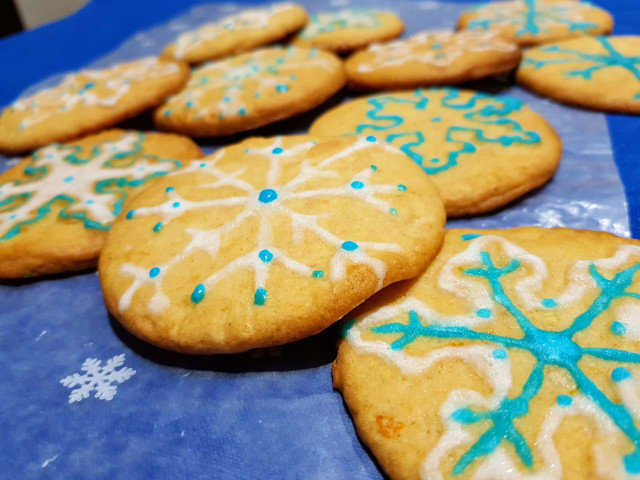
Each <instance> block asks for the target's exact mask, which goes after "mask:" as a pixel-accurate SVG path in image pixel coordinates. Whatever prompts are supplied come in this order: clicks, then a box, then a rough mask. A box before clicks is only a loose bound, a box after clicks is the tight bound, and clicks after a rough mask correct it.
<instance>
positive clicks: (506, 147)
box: [0, 0, 640, 480]
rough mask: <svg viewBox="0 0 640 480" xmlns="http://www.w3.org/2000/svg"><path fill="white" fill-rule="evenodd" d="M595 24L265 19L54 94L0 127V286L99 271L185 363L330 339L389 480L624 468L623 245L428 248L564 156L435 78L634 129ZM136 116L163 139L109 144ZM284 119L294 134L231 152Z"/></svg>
mask: <svg viewBox="0 0 640 480" xmlns="http://www.w3.org/2000/svg"><path fill="white" fill-rule="evenodd" d="M612 29H613V20H612V19H611V17H610V15H609V14H608V13H607V12H605V11H604V10H602V9H599V8H597V7H594V6H591V5H589V4H586V3H582V2H579V1H577V0H507V1H499V2H494V3H489V4H486V5H483V6H479V7H477V8H475V9H473V10H470V11H468V12H466V13H464V14H463V15H462V16H461V17H460V18H459V20H458V31H424V32H420V33H417V34H414V35H412V36H411V37H409V38H406V39H398V37H399V36H400V35H402V34H403V32H404V23H403V22H402V20H401V19H400V18H399V17H398V16H397V15H395V14H394V13H392V12H388V11H377V10H370V9H353V10H343V11H339V12H324V13H319V14H317V15H312V16H308V14H307V12H306V11H305V10H304V9H303V8H302V7H301V6H299V5H295V4H292V3H281V4H275V5H271V6H268V7H264V8H256V9H250V10H246V11H244V12H242V13H240V14H236V15H232V16H229V17H225V18H218V19H211V22H210V23H206V24H204V25H202V26H201V27H200V28H198V29H197V30H193V31H188V32H185V33H183V34H181V35H180V36H179V37H177V38H176V39H175V41H174V42H172V43H171V44H170V45H167V46H166V48H165V49H164V50H163V51H162V52H158V53H159V54H160V56H159V57H157V58H156V57H149V58H143V59H139V60H136V61H133V62H129V63H121V64H118V65H113V66H111V67H109V68H105V69H102V70H83V71H80V72H77V73H74V74H70V75H68V76H66V77H65V78H64V79H63V80H62V81H61V82H60V83H59V84H58V85H57V86H55V87H52V88H49V89H46V90H42V91H39V92H37V93H36V94H34V95H32V96H29V97H25V98H21V99H19V100H17V101H16V102H15V103H14V104H12V105H11V106H9V107H7V108H6V109H5V110H4V112H3V113H2V116H1V117H0V151H1V152H3V153H7V154H22V153H30V156H28V157H27V158H25V159H24V160H22V161H20V162H19V163H18V164H17V165H16V166H14V167H12V168H10V169H8V170H7V171H6V172H5V173H3V174H1V175H0V278H4V279H10V278H12V279H19V278H25V277H37V276H43V275H49V274H60V273H65V272H74V271H80V270H84V269H87V268H94V267H96V266H97V267H98V272H99V277H100V282H101V285H102V290H103V293H104V299H105V302H106V305H107V307H108V310H109V311H110V312H111V314H112V315H113V316H114V317H115V318H116V319H117V320H118V321H119V322H120V323H121V324H122V325H123V326H124V327H125V328H126V329H127V330H128V331H129V332H131V333H132V334H134V335H136V336H137V337H139V338H141V339H143V340H145V341H147V342H149V343H152V344H154V345H157V346H159V347H162V348H165V349H169V350H174V351H178V352H182V353H186V354H230V353H237V352H245V351H248V350H251V349H256V348H264V347H271V346H275V345H282V344H285V343H288V342H293V341H297V340H300V339H303V338H307V337H309V336H311V335H314V334H316V333H318V332H320V331H323V330H325V329H326V328H327V327H329V326H330V325H333V324H335V323H337V322H339V321H343V328H342V335H341V338H340V340H339V349H338V357H337V359H336V361H335V363H334V365H333V378H334V386H335V388H336V389H338V390H340V392H341V393H342V394H343V397H344V400H345V402H346V405H347V406H348V408H349V410H350V412H351V414H352V417H353V421H354V423H355V426H356V429H357V431H358V433H359V435H360V436H361V438H362V440H363V441H364V442H365V444H366V445H367V446H368V447H369V448H370V449H371V452H372V453H373V455H374V456H375V457H376V458H377V460H378V462H379V464H380V465H381V466H382V468H383V469H384V471H385V472H386V473H387V474H388V475H389V476H390V477H392V478H419V477H421V478H423V479H429V480H430V479H444V478H474V479H491V480H497V479H507V478H509V479H510V478H521V479H525V478H527V479H530V478H540V479H547V478H548V479H561V478H563V479H574V478H627V477H629V476H631V475H635V474H640V420H639V418H638V415H639V414H640V413H639V412H640V403H639V402H640V397H639V396H638V395H639V391H640V390H639V388H640V384H638V382H637V381H636V380H635V379H637V378H640V326H639V324H638V321H639V320H640V317H639V315H640V273H638V272H639V271H640V242H638V241H635V240H629V239H623V238H619V237H616V236H613V235H611V234H607V233H602V232H594V231H578V230H571V229H544V228H538V227H521V228H515V229H504V230H459V229H450V230H445V224H446V219H447V218H455V217H471V216H477V215H481V214H485V213H487V212H492V211H495V210H496V209H499V208H508V206H509V204H511V203H512V202H516V201H518V199H520V198H521V197H523V196H524V195H526V194H529V195H535V190H536V189H538V188H541V187H543V186H544V185H545V184H546V183H547V182H548V181H549V180H550V179H551V178H552V177H553V175H554V173H555V172H556V169H557V168H558V165H559V162H560V160H561V157H562V143H561V139H560V138H559V136H558V134H557V133H556V132H555V130H554V129H553V128H552V127H551V126H550V125H549V123H548V122H547V121H546V120H545V119H544V118H543V117H542V116H540V115H539V114H538V113H536V112H534V111H533V110H532V109H530V108H529V107H528V106H527V105H525V104H524V103H523V102H522V101H521V100H519V99H516V98H513V97H509V96H504V95H493V94H489V93H485V92H480V91H474V90H471V89H468V88H467V89H460V88H456V87H454V85H458V84H461V83H465V82H470V81H474V80H478V79H489V80H488V82H494V83H495V82H502V83H505V82H510V81H512V80H513V79H514V78H515V81H517V82H518V83H519V84H521V85H523V86H525V87H527V88H530V89H531V90H533V91H535V92H537V93H539V94H541V95H545V96H548V97H550V98H552V99H555V100H558V101H560V102H565V103H570V104H573V105H579V106H583V107H586V108H592V109H597V110H606V111H617V112H627V113H640V37H633V36H628V37H611V36H595V35H608V34H610V33H611V31H612ZM276 42H280V44H278V45H274V43H276ZM523 49H525V50H523ZM514 72H516V73H515V77H514V75H513V73H514ZM611 85H615V86H616V88H615V89H613V88H609V86H611ZM345 86H347V88H349V89H351V90H352V91H353V92H358V96H357V97H356V98H352V99H349V100H347V101H343V102H341V103H339V104H337V105H336V106H334V107H332V108H328V109H327V108H325V110H324V112H323V113H322V114H320V115H316V114H314V113H313V112H314V109H315V108H316V107H319V106H320V105H322V104H324V103H325V102H327V101H328V100H329V99H331V98H335V96H336V94H338V93H339V92H340V91H341V90H342V89H343V88H344V87H345ZM362 92H367V93H366V94H362ZM373 92H377V93H373ZM142 112H150V113H151V115H150V118H152V119H153V123H154V125H155V126H156V127H157V129H158V130H160V131H162V132H163V133H160V132H140V131H136V130H125V129H119V128H115V127H117V126H118V124H120V123H122V122H123V121H124V120H126V119H129V118H132V117H135V116H137V115H139V114H141V113H142ZM305 112H311V113H307V115H311V116H313V117H314V118H313V121H312V123H311V125H310V127H309V129H308V134H306V135H299V136H292V135H275V136H273V135H272V136H269V137H256V136H252V134H251V131H252V130H254V129H256V128H258V127H264V126H266V125H271V127H270V128H271V129H272V130H275V131H276V133H277V130H278V125H281V124H278V123H277V122H279V121H281V120H284V119H292V118H293V119H294V120H292V121H297V120H295V119H300V118H301V117H299V115H300V114H302V113H305ZM300 121H302V120H300ZM254 133H255V132H254ZM230 135H233V137H230ZM212 137H217V140H216V142H217V143H218V144H220V143H222V144H223V146H222V147H221V148H219V149H218V150H217V151H216V152H215V153H213V154H212V155H210V156H205V155H204V153H203V152H202V151H201V149H200V146H202V145H207V143H208V139H211V138H212ZM240 137H241V138H240ZM194 138H197V139H199V140H198V143H196V142H195V141H194V140H193V139H194ZM59 142H63V143H59ZM532 192H533V193H532ZM603 345H604V346H603ZM576 438H578V439H580V440H581V442H576V441H575V440H574V439H576Z"/></svg>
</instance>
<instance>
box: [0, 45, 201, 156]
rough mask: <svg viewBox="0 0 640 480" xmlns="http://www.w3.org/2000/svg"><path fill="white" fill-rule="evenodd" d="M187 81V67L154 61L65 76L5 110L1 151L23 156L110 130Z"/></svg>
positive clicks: (1, 119) (0, 123)
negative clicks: (40, 148) (53, 85)
mask: <svg viewBox="0 0 640 480" xmlns="http://www.w3.org/2000/svg"><path fill="white" fill-rule="evenodd" d="M188 78H189V69H188V68H187V67H186V65H183V64H181V63H176V62H173V61H170V60H161V59H157V58H153V57H148V58H144V59H141V60H136V61H134V62H128V63H120V64H117V65H114V66H113V67H110V68H105V69H103V70H81V71H80V72H77V73H73V74H69V75H67V76H66V77H65V78H64V80H63V81H62V82H61V83H60V84H58V85H57V86H55V87H52V88H47V89H44V90H40V91H39V92H37V93H36V94H34V95H30V96H28V97H24V98H20V99H18V100H17V101H15V102H14V103H13V104H12V105H11V106H9V107H7V108H5V109H4V111H3V112H2V116H0V151H1V152H4V153H9V154H16V153H22V152H26V151H30V150H33V149H35V148H39V147H42V146H45V145H48V144H50V143H53V142H64V141H67V140H72V139H74V138H77V137H79V136H81V135H84V134H86V133H91V132H95V131H97V130H101V129H103V128H107V127H111V126H113V125H116V124H117V123H119V122H121V121H123V120H126V119H127V118H130V117H134V116H136V115H137V114H139V113H141V112H143V111H145V110H147V109H149V108H151V107H155V106H156V105H158V104H160V103H161V102H162V101H163V100H164V99H165V98H166V97H167V96H168V95H170V94H172V93H175V92H176V91H178V90H180V88H181V87H182V86H183V85H184V84H185V83H186V82H187V79H188Z"/></svg>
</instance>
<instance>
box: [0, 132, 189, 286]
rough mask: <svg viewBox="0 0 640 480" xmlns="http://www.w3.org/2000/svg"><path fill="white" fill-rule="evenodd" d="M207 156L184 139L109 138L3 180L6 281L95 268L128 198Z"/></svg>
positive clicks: (0, 272)
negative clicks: (183, 166)
mask: <svg viewBox="0 0 640 480" xmlns="http://www.w3.org/2000/svg"><path fill="white" fill-rule="evenodd" d="M201 156H202V152H201V151H200V149H199V148H198V146H197V145H196V144H195V143H193V142H192V141H191V140H190V139H188V138H185V137H180V136H178V135H167V134H160V133H142V132H137V131H123V130H107V131H104V132H102V133H99V134H96V135H90V136H88V137H84V138H81V139H79V140H77V141H75V142H73V143H68V144H64V145H61V144H53V145H49V146H48V147H45V148H42V149H40V150H37V151H36V152H34V153H33V155H32V156H31V157H29V158H27V159H25V160H23V161H22V162H20V163H18V164H17V165H16V166H15V167H13V168H11V169H9V170H7V171H6V172H4V173H2V174H0V278H22V277H31V276H36V275H43V274H50V273H59V272H67V271H75V270H82V269H85V268H89V267H92V266H95V265H96V263H97V260H98V255H99V254H100V251H101V249H102V246H103V244H104V241H105V238H106V236H107V232H108V230H109V228H110V227H111V224H112V223H113V221H114V220H115V218H116V217H117V216H118V215H119V214H120V211H121V210H122V208H123V205H124V202H125V200H126V199H127V197H128V196H129V195H131V194H133V193H137V192H138V191H139V190H140V189H141V188H142V187H144V186H146V185H148V184H150V183H152V182H153V181H155V180H156V179H157V178H159V177H161V176H163V175H166V174H167V173H170V172H174V171H175V170H177V169H179V168H180V167H181V165H182V164H183V163H184V162H185V161H187V160H189V161H190V160H191V159H194V158H199V157H201Z"/></svg>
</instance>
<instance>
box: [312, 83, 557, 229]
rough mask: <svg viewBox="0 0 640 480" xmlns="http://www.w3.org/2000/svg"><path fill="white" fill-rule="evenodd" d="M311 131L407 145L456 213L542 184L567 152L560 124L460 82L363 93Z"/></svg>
mask: <svg viewBox="0 0 640 480" xmlns="http://www.w3.org/2000/svg"><path fill="white" fill-rule="evenodd" d="M309 131H310V133H311V134H313V135H329V136H330V135H342V136H349V137H351V136H363V137H366V138H372V139H380V140H384V141H386V142H388V143H390V144H391V145H393V146H395V147H397V148H399V149H400V150H401V151H403V152H404V153H405V154H406V155H407V156H409V158H411V159H412V160H413V161H414V162H415V163H416V164H418V165H419V166H420V168H421V169H422V171H423V173H424V174H426V175H428V176H429V177H430V178H431V179H432V180H433V181H434V182H435V184H436V186H437V187H438V190H439V191H440V194H441V195H442V199H443V201H444V204H445V207H446V209H447V216H448V217H461V216H469V215H477V214H480V213H485V212H489V211H491V210H494V209H496V208H499V207H502V206H504V205H506V204H507V203H509V202H511V201H513V200H515V199H517V198H519V197H521V196H522V195H524V194H525V193H527V192H529V191H531V190H533V189H535V188H537V187H540V186H541V185H543V184H544V183H546V182H547V181H548V180H549V179H550V178H551V177H552V176H553V174H554V173H555V170H556V168H557V166H558V162H559V161H560V157H561V154H562V144H561V141H560V138H559V137H558V135H557V134H556V132H555V130H553V128H552V127H551V126H550V125H549V124H548V123H547V121H546V120H545V119H544V118H542V117H541V116H540V115H538V114H537V113H535V112H533V111H532V110H531V109H530V108H529V107H527V106H526V105H524V104H523V103H522V102H521V101H520V100H518V99H517V98H512V97H506V96H495V95H489V94H485V93H478V92H473V91H470V90H458V89H454V88H432V89H418V90H415V91H397V92H389V93H387V94H379V95H373V96H368V97H360V98H357V99H355V100H353V101H351V102H346V103H343V104H341V105H339V106H337V107H335V108H333V109H332V110H329V111H328V112H326V113H325V114H323V115H322V116H320V117H319V118H318V119H317V120H316V121H315V122H314V123H313V124H312V125H311V129H310V130H309Z"/></svg>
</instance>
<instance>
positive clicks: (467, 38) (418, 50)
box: [345, 30, 520, 90]
mask: <svg viewBox="0 0 640 480" xmlns="http://www.w3.org/2000/svg"><path fill="white" fill-rule="evenodd" d="M519 63H520V48H519V47H518V45H516V44H515V43H513V42H511V41H508V40H504V39H503V38H502V37H500V36H499V35H498V34H496V33H495V32H491V31H488V32H482V31H474V30H464V31H461V32H445V31H442V32H430V31H425V32H420V33H418V34H416V35H413V36H412V37H410V38H408V39H406V40H395V41H393V42H389V43H379V44H374V45H371V46H370V47H369V48H367V49H366V50H361V51H359V52H356V53H354V54H353V55H352V56H351V57H349V59H348V60H347V61H346V62H345V72H346V74H347V83H348V84H349V87H351V88H354V89H359V90H392V89H401V88H415V87H420V86H431V85H451V84H456V83H461V82H467V81H471V80H476V79H479V78H483V77H488V76H490V75H497V74H500V73H505V72H509V71H511V70H513V69H515V68H516V67H517V66H518V64H519Z"/></svg>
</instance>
